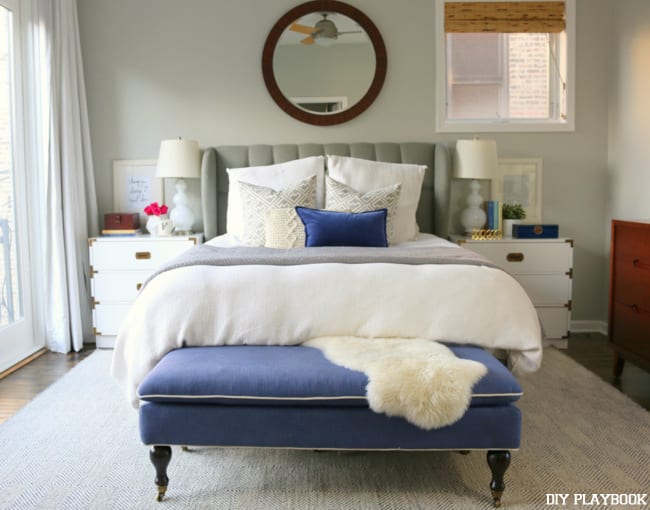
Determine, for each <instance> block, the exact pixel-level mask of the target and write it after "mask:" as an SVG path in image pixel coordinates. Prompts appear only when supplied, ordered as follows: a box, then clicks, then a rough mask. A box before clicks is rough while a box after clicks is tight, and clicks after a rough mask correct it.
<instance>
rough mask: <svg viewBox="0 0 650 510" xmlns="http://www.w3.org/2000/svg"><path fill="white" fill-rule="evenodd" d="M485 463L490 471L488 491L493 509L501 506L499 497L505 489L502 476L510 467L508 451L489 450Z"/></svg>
mask: <svg viewBox="0 0 650 510" xmlns="http://www.w3.org/2000/svg"><path fill="white" fill-rule="evenodd" d="M487 462H488V466H490V471H492V481H491V482H490V489H491V490H492V500H493V501H494V506H495V507H500V506H501V496H502V495H503V491H504V490H505V488H506V484H505V483H504V481H503V475H505V473H506V469H508V466H509V465H510V452H509V451H508V450H498V451H494V450H491V451H489V452H487Z"/></svg>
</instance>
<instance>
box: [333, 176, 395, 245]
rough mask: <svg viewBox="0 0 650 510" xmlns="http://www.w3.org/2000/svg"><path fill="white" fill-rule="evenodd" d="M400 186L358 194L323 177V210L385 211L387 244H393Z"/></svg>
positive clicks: (339, 183)
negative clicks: (386, 216) (386, 211)
mask: <svg viewBox="0 0 650 510" xmlns="http://www.w3.org/2000/svg"><path fill="white" fill-rule="evenodd" d="M401 189H402V185H401V184H394V185H392V186H387V187H385V188H380V189H376V190H372V191H368V192H367V193H360V192H358V191H356V190H355V189H353V188H351V187H350V186H346V185H345V184H343V183H341V182H338V181H335V180H334V179H332V178H331V177H330V176H325V208H326V209H329V210H330V211H350V212H364V211H375V210H377V209H387V210H388V218H387V219H386V234H387V236H388V244H393V243H394V242H395V214H396V213H397V204H398V202H399V194H400V191H401Z"/></svg>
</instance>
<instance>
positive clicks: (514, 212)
mask: <svg viewBox="0 0 650 510" xmlns="http://www.w3.org/2000/svg"><path fill="white" fill-rule="evenodd" d="M503 219H504V220H523V219H526V210H525V209H524V208H523V206H522V205H521V204H503Z"/></svg>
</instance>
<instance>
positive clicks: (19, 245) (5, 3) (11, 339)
mask: <svg viewBox="0 0 650 510" xmlns="http://www.w3.org/2000/svg"><path fill="white" fill-rule="evenodd" d="M18 9H19V2H18V1H16V0H0V372H2V371H3V370H5V369H6V368H8V367H10V366H11V365H13V364H15V363H17V362H19V361H20V360H21V359H23V358H25V357H27V356H29V355H30V354H32V353H33V352H34V351H35V350H37V349H39V348H40V347H41V346H42V342H41V345H38V344H37V343H36V342H35V341H34V327H33V314H32V305H31V297H32V296H31V293H30V283H31V278H30V277H31V270H30V261H29V260H30V258H29V257H28V256H27V255H28V254H29V250H28V243H27V241H28V234H27V233H28V228H27V227H28V221H27V214H28V211H27V199H26V197H27V195H26V191H27V190H26V188H27V183H28V182H29V179H28V175H27V171H26V165H25V148H26V141H27V140H26V138H27V137H26V136H25V122H24V120H25V119H24V111H25V110H24V101H23V100H24V98H23V97H22V91H23V90H24V89H23V87H22V82H21V80H22V75H23V73H22V61H23V59H22V58H21V51H20V48H21V39H22V38H21V25H20V12H19V10H18Z"/></svg>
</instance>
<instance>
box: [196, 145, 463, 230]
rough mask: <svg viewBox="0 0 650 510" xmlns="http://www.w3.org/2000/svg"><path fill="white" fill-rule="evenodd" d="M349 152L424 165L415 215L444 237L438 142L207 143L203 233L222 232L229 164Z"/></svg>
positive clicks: (443, 155) (445, 157) (444, 178)
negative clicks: (422, 182) (215, 145)
mask: <svg viewBox="0 0 650 510" xmlns="http://www.w3.org/2000/svg"><path fill="white" fill-rule="evenodd" d="M326 154H331V155H339V156H352V157H355V158H361V159H370V160H373V161H385V162H388V163H414V164H418V165H427V167H428V168H427V172H426V174H425V176H424V184H423V187H422V196H421V197H420V205H419V206H418V211H417V221H418V225H419V226H420V230H421V231H422V232H429V233H433V234H436V235H438V236H440V237H444V238H446V237H447V234H448V232H449V189H450V179H451V172H450V163H449V152H448V150H447V146H446V145H444V144H439V143H421V142H413V143H330V144H323V145H321V144H302V145H224V146H220V147H215V148H209V149H206V150H205V151H204V152H203V158H202V163H201V203H202V209H203V229H204V233H205V238H206V239H211V238H213V237H214V236H216V235H220V234H224V233H225V232H226V206H227V202H228V174H227V172H226V169H227V168H239V167H245V166H260V165H272V164H274V163H281V162H284V161H290V160H293V159H299V158H306V157H309V156H320V155H326Z"/></svg>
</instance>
